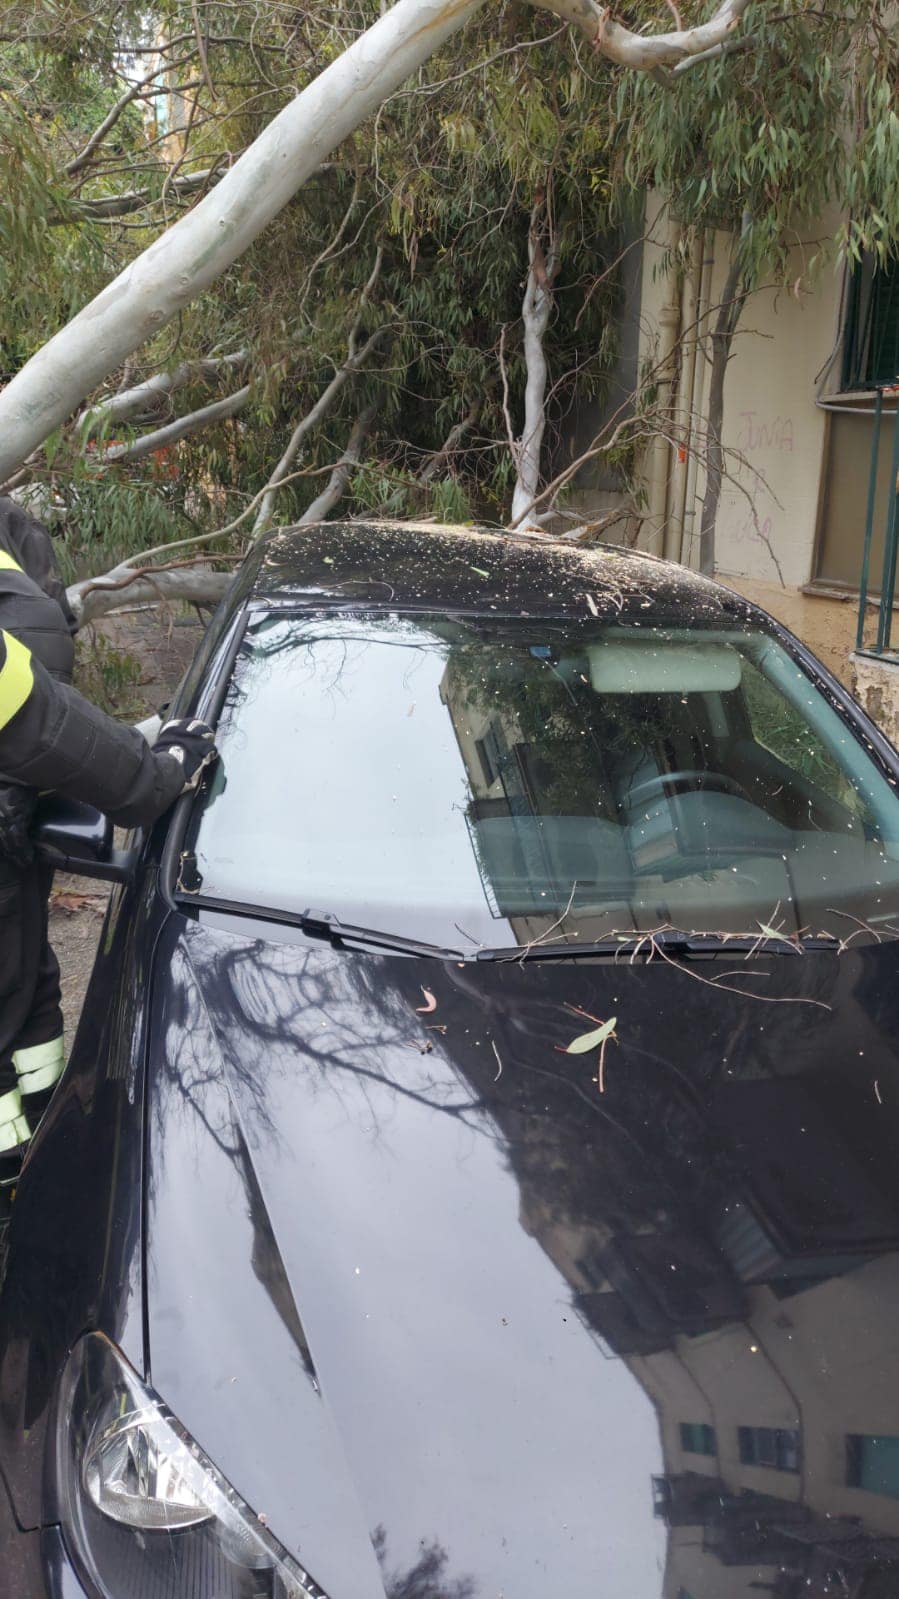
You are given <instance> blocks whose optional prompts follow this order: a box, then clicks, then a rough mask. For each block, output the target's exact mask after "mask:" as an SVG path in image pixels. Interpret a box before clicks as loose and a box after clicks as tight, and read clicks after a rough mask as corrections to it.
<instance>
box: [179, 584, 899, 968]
mask: <svg viewBox="0 0 899 1599" xmlns="http://www.w3.org/2000/svg"><path fill="white" fill-rule="evenodd" d="M218 743H219V748H220V751H221V760H220V763H219V765H218V768H217V770H216V774H215V777H214V780H213V782H212V784H211V787H210V791H209V794H208V797H207V798H206V800H205V803H204V804H203V806H202V809H201V812H200V817H199V826H198V830H197V832H196V836H195V839H194V848H195V854H196V861H197V871H198V874H199V878H198V881H199V892H200V894H201V895H207V896H209V897H212V898H221V899H228V900H236V901H240V902H243V903H248V904H253V905H262V906H272V907H278V908H283V909H288V910H296V911H305V910H310V909H311V910H319V911H327V912H330V913H331V914H333V915H335V916H338V917H339V918H340V919H341V920H343V921H345V922H352V923H355V924H357V925H362V926H367V927H370V928H375V927H376V928H379V929H383V930H384V931H389V932H394V933H400V932H401V933H405V934H407V935H409V936H415V937H419V938H427V939H428V940H429V941H431V942H435V943H440V944H442V945H451V946H453V947H457V948H458V947H465V948H472V949H474V948H476V947H477V946H478V945H487V946H490V947H496V946H505V945H509V946H513V945H518V946H522V945H526V944H528V943H530V942H532V941H533V940H535V939H542V938H549V937H551V938H553V939H569V940H575V939H579V940H580V941H581V942H585V941H589V940H592V939H595V938H599V937H607V936H610V935H611V934H613V933H615V934H617V933H628V932H632V931H635V930H636V931H648V930H653V929H656V928H660V927H674V928H678V929H682V930H684V931H712V932H744V933H753V932H756V931H758V930H759V928H760V927H766V928H770V927H772V926H773V927H776V928H778V929H779V930H780V931H781V932H782V933H783V934H784V935H786V936H789V935H792V934H796V933H799V932H806V931H810V932H814V933H819V932H825V931H826V932H830V933H833V934H835V935H836V936H838V937H843V936H846V935H847V934H849V933H860V932H864V930H865V929H867V928H873V929H874V930H875V931H876V932H877V934H878V936H884V934H887V935H889V934H890V933H891V932H892V931H893V928H894V918H895V917H896V916H897V914H899V800H897V797H896V794H895V792H894V789H893V787H892V786H891V783H890V781H889V780H888V778H887V777H886V776H885V775H884V773H883V772H882V771H881V770H880V768H879V767H878V766H877V764H876V763H875V761H874V760H873V759H872V758H871V755H870V753H869V752H868V750H866V749H865V747H864V745H863V743H862V742H861V741H860V739H859V738H858V737H856V736H855V734H854V733H853V732H852V730H851V728H850V727H849V726H848V725H847V723H846V722H845V721H844V720H843V718H842V717H841V716H840V715H839V714H838V712H837V711H836V709H835V708H834V707H833V705H831V704H830V703H829V702H828V701H827V699H826V698H825V697H824V695H823V694H821V692H820V691H819V690H818V689H817V688H816V686H815V685H814V683H813V682H812V680H811V679H810V678H809V677H808V676H807V675H806V674H805V673H804V672H803V671H802V669H801V668H800V667H799V666H798V664H797V663H796V662H795V661H794V660H793V659H792V657H790V656H789V655H788V654H787V652H786V651H785V650H784V649H783V648H782V647H781V646H780V644H779V643H778V642H777V641H776V639H775V638H774V637H773V636H769V635H768V634H767V633H765V632H763V631H762V630H761V629H759V630H757V631H756V630H753V629H751V628H743V629H740V628H734V629H732V630H725V631H722V630H718V631H716V632H711V631H704V630H701V629H698V628H695V627H694V628H691V629H687V628H685V629H682V630H681V629H676V628H671V627H668V628H665V629H661V628H653V627H651V626H649V625H644V626H643V627H640V628H638V627H636V626H633V625H631V626H628V627H624V626H603V625H601V624H600V623H598V622H593V623H591V624H590V625H589V626H588V625H586V624H584V625H578V624H577V623H574V622H571V621H558V622H546V621H543V620H541V621H539V622H537V621H529V620H528V619H527V618H521V619H520V620H518V621H514V620H509V619H496V620H490V619H485V618H481V619H471V620H466V621H450V620H446V619H441V618H422V617H418V616H416V617H413V616H401V615H397V616H385V615H371V616H359V615H354V616H352V617H339V616H321V617H318V618H314V619H310V618H309V617H308V616H306V617H290V616H283V615H279V616H266V617H258V618H256V619H255V620H253V621H252V622H251V624H250V626H249V628H248V631H247V634H246V637H245V639H244V642H243V644H242V646H241V649H240V651H239V654H238V657H237V661H236V664H235V669H234V676H233V681H232V683H231V685H230V689H229V693H228V696H227V700H226V704H225V707H224V711H223V714H222V718H221V724H220V727H219V734H218ZM860 924H864V927H861V926H860ZM895 925H896V926H899V923H896V924H895Z"/></svg>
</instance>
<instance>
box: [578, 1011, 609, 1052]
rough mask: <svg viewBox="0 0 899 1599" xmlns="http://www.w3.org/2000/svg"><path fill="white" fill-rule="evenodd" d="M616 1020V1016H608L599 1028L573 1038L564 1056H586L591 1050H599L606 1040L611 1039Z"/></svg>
mask: <svg viewBox="0 0 899 1599" xmlns="http://www.w3.org/2000/svg"><path fill="white" fill-rule="evenodd" d="M617 1020H618V1017H617V1016H610V1017H609V1020H608V1021H607V1022H603V1024H602V1026H601V1027H595V1028H594V1029H593V1031H592V1032H590V1033H581V1034H579V1036H578V1037H577V1038H573V1039H572V1040H571V1043H570V1044H569V1045H568V1048H567V1049H566V1051H565V1053H566V1055H586V1054H588V1053H589V1051H590V1050H591V1049H599V1047H600V1045H601V1044H604V1043H605V1041H606V1039H607V1038H611V1037H612V1034H613V1033H614V1031H615V1023H616V1022H617Z"/></svg>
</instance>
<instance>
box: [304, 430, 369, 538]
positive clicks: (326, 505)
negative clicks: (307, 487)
mask: <svg viewBox="0 0 899 1599" xmlns="http://www.w3.org/2000/svg"><path fill="white" fill-rule="evenodd" d="M375 414H376V407H375V406H374V405H369V406H367V407H366V409H365V410H364V411H362V412H360V414H359V416H357V418H356V420H355V422H354V423H353V430H352V432H351V434H350V436H349V439H348V441H347V447H346V449H345V450H344V452H343V454H342V456H341V457H340V460H339V461H338V462H337V465H336V466H335V468H334V471H333V472H332V473H331V476H330V477H329V478H328V481H327V483H326V484H325V486H324V488H323V489H322V491H321V494H319V495H317V496H316V498H315V499H314V500H313V501H312V504H311V505H307V507H306V509H305V511H304V512H303V514H302V516H301V517H300V520H299V522H298V524H297V525H298V527H310V526H311V524H312V523H313V522H322V521H324V518H325V517H326V516H327V515H328V513H329V512H330V511H333V509H334V507H335V505H336V504H337V502H338V501H339V500H341V499H342V498H343V496H344V493H345V492H346V486H347V483H348V482H349V480H350V474H351V473H352V471H353V468H354V467H356V466H358V465H359V462H360V461H361V459H362V451H363V448H364V446H365V440H366V438H367V436H368V433H369V430H370V428H371V425H372V422H373V421H374V419H375Z"/></svg>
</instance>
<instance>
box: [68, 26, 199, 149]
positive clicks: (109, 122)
mask: <svg viewBox="0 0 899 1599" xmlns="http://www.w3.org/2000/svg"><path fill="white" fill-rule="evenodd" d="M188 60H190V57H189V56H182V58H181V60H180V61H177V62H168V61H165V62H163V63H162V65H161V66H158V67H154V69H153V71H152V72H148V73H147V76H146V77H145V78H141V79H140V81H139V82H138V83H132V85H131V87H130V88H129V89H126V91H125V93H124V94H123V95H122V96H121V97H120V98H119V99H118V100H117V101H116V103H115V105H114V106H113V107H112V110H111V111H109V112H108V113H107V115H106V116H105V117H104V118H103V121H102V122H101V123H100V125H99V127H97V128H95V129H94V131H93V133H92V134H91V136H90V138H89V139H88V141H87V144H86V145H85V146H84V148H83V149H82V150H79V152H78V154H77V155H76V156H74V157H73V158H72V160H71V161H69V162H67V163H66V165H65V166H64V167H63V171H64V173H65V175H66V177H67V178H74V177H77V175H78V173H79V172H82V171H83V170H84V168H85V167H86V166H87V165H88V163H89V161H90V159H91V157H92V155H93V154H94V151H95V150H96V149H98V147H99V146H100V145H101V144H102V143H103V140H104V139H105V138H106V135H107V133H110V132H111V131H112V129H113V128H114V127H115V125H116V123H117V122H118V120H119V117H120V116H121V115H122V113H123V112H124V111H127V109H128V107H129V106H130V105H131V104H132V103H133V102H134V101H135V100H137V99H138V98H139V96H140V95H141V94H143V91H144V90H145V89H146V87H147V85H148V84H150V83H152V82H153V79H154V78H158V77H159V76H160V74H161V73H163V72H170V71H171V70H172V68H173V67H175V66H183V64H184V62H185V61H188Z"/></svg>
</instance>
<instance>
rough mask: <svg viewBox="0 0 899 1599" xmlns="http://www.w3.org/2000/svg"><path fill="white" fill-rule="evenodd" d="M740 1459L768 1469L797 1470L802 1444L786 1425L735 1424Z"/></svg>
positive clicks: (793, 1430) (796, 1432) (743, 1462)
mask: <svg viewBox="0 0 899 1599" xmlns="http://www.w3.org/2000/svg"><path fill="white" fill-rule="evenodd" d="M737 1439H738V1442H739V1446H740V1460H741V1462H742V1464H743V1465H744V1466H767V1467H768V1469H769V1470H771V1471H798V1470H799V1466H800V1462H801V1458H802V1452H801V1451H802V1446H801V1444H800V1441H799V1432H798V1430H795V1429H793V1428H789V1427H738V1428H737Z"/></svg>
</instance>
